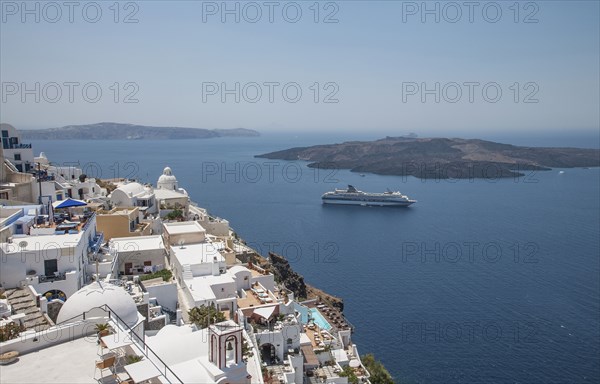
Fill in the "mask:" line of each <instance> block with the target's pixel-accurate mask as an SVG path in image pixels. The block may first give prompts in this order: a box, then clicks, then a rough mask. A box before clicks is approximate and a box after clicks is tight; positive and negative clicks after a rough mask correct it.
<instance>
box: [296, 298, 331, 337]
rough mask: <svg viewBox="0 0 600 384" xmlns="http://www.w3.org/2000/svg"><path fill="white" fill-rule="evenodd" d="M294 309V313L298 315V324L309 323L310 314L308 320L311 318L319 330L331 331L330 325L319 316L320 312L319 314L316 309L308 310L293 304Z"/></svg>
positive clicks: (300, 305)
mask: <svg viewBox="0 0 600 384" xmlns="http://www.w3.org/2000/svg"><path fill="white" fill-rule="evenodd" d="M294 309H295V310H296V312H298V313H300V322H301V323H302V324H308V323H309V313H310V318H312V319H313V321H314V322H315V324H317V325H318V326H319V327H320V328H321V329H325V330H327V331H329V330H330V329H331V325H330V324H329V323H328V322H327V320H325V318H324V317H323V315H321V312H319V311H318V310H317V309H316V308H308V307H305V306H304V305H302V304H298V303H295V304H294Z"/></svg>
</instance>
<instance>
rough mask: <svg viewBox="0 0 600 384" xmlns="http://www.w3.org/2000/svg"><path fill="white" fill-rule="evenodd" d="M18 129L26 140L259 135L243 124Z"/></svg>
mask: <svg viewBox="0 0 600 384" xmlns="http://www.w3.org/2000/svg"><path fill="white" fill-rule="evenodd" d="M20 133H21V136H22V137H23V138H24V139H27V140H177V139H179V140H180V139H211V138H215V137H257V136H260V133H258V132H257V131H254V130H252V129H245V128H235V129H204V128H183V127H154V126H147V125H136V124H122V123H97V124H87V125H67V126H65V127H60V128H48V129H30V130H22V131H20Z"/></svg>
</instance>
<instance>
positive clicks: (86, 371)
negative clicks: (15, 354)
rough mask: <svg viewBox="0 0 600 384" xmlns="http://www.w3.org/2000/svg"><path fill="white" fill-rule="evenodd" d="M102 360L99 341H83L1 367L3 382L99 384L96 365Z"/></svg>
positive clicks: (29, 355) (60, 346) (82, 339)
mask: <svg viewBox="0 0 600 384" xmlns="http://www.w3.org/2000/svg"><path fill="white" fill-rule="evenodd" d="M98 359H99V357H98V346H97V345H96V340H94V339H93V338H80V339H77V340H74V341H69V342H67V343H62V344H58V345H55V346H52V347H49V348H45V349H42V350H40V351H37V352H30V353H27V354H25V355H21V356H19V360H18V361H17V362H15V363H12V364H9V365H3V366H0V381H1V382H2V383H10V384H13V383H14V384H18V383H27V384H30V383H67V384H70V383H73V384H75V383H77V384H79V383H82V384H83V383H90V384H91V383H97V381H96V380H95V379H94V377H93V375H94V368H95V365H94V362H95V361H96V360H98ZM98 376H100V374H99V373H98Z"/></svg>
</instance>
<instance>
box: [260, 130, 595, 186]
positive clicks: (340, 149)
mask: <svg viewBox="0 0 600 384" xmlns="http://www.w3.org/2000/svg"><path fill="white" fill-rule="evenodd" d="M255 157H259V158H267V159H277V160H304V161H309V162H310V163H309V164H308V166H309V167H311V168H324V169H349V170H350V171H352V172H360V173H375V174H380V175H393V176H414V177H417V178H420V179H471V178H483V179H495V178H507V177H519V176H524V173H523V171H530V170H549V169H551V168H575V167H598V166H600V150H599V149H588V148H551V147H522V146H516V145H510V144H502V143H496V142H492V141H485V140H478V139H459V138H452V139H449V138H415V137H412V136H409V137H389V136H388V137H386V138H383V139H380V140H375V141H349V142H344V143H340V144H328V145H315V146H311V147H297V148H290V149H285V150H281V151H276V152H270V153H266V154H262V155H257V156H255Z"/></svg>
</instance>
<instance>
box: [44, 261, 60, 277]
mask: <svg viewBox="0 0 600 384" xmlns="http://www.w3.org/2000/svg"><path fill="white" fill-rule="evenodd" d="M55 272H58V260H57V259H51V260H44V275H46V276H49V277H54V273H55Z"/></svg>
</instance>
